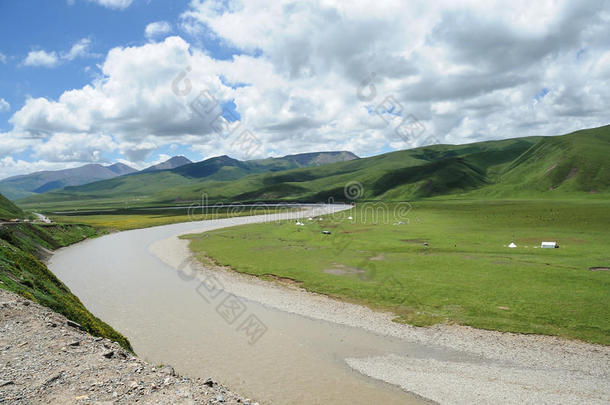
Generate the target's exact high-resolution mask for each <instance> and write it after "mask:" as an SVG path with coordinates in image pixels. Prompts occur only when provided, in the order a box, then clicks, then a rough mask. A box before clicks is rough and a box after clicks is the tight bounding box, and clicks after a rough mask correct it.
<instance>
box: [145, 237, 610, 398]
mask: <svg viewBox="0 0 610 405" xmlns="http://www.w3.org/2000/svg"><path fill="white" fill-rule="evenodd" d="M188 243H189V242H188V241H187V240H181V239H179V238H178V237H170V238H167V239H164V240H162V241H158V242H156V243H154V244H152V245H151V246H150V251H151V252H152V253H153V254H155V255H156V256H157V257H159V258H160V259H161V260H162V261H164V262H165V263H167V264H168V265H169V266H171V267H173V268H174V269H177V268H180V269H181V271H182V272H191V273H192V274H197V276H198V277H200V278H202V279H204V278H205V277H207V276H209V275H210V274H212V275H214V276H215V277H217V278H218V279H219V280H220V281H221V282H222V285H223V286H224V289H225V290H226V291H227V292H229V293H232V294H235V295H237V296H240V297H243V298H245V299H247V300H252V301H256V302H259V303H261V304H263V305H265V306H269V307H272V308H276V309H278V310H281V311H285V312H288V313H294V314H298V315H302V316H305V317H309V318H314V319H319V320H323V321H328V322H332V323H336V324H341V325H349V326H352V327H356V328H361V329H364V330H367V331H370V332H374V333H376V334H379V335H385V336H392V337H395V338H399V339H401V340H402V341H404V343H405V344H411V343H417V344H424V345H427V346H430V347H439V348H443V349H449V350H453V351H457V352H459V353H461V354H463V356H461V358H460V356H458V357H457V358H454V359H446V358H445V359H435V358H431V357H428V358H426V357H422V358H418V357H417V356H413V357H405V356H396V355H387V356H376V357H375V356H373V357H352V358H346V359H344V360H345V362H346V363H347V364H348V365H349V366H350V367H352V368H353V369H355V370H357V371H359V372H360V373H362V374H364V375H367V376H370V377H372V378H376V379H379V380H382V381H385V382H388V383H391V384H395V385H398V386H400V387H401V388H403V389H404V390H407V391H409V392H412V393H415V394H418V395H421V396H423V397H425V398H428V399H431V400H434V401H438V402H441V403H460V404H461V403H474V402H476V403H515V404H516V403H522V402H524V401H525V402H536V403H582V402H587V403H600V404H602V403H608V402H609V401H610V383H609V381H610V348H609V347H607V346H601V345H595V344H589V343H583V342H579V341H570V340H565V339H560V338H555V337H549V336H541V335H523V334H515V333H502V332H495V331H486V330H479V329H474V328H470V327H463V326H458V325H435V326H433V327H429V328H418V327H413V326H409V325H403V324H397V323H395V322H392V319H393V318H394V317H395V316H394V315H393V314H391V313H387V312H377V311H373V310H371V309H370V308H367V307H364V306H361V305H355V304H351V303H346V302H342V301H337V300H334V299H331V298H328V297H326V296H323V295H319V294H313V293H309V292H307V291H305V290H303V289H301V288H300V287H299V286H298V285H296V284H294V283H290V282H289V281H288V282H286V281H284V282H280V283H270V282H268V281H264V280H261V279H259V278H256V277H252V276H247V275H243V274H239V273H236V272H233V271H231V270H230V269H226V268H219V267H217V266H214V265H212V264H211V263H206V264H205V265H202V264H201V263H199V262H195V261H190V262H188V261H187V262H185V258H189V257H191V253H190V250H189V248H188Z"/></svg>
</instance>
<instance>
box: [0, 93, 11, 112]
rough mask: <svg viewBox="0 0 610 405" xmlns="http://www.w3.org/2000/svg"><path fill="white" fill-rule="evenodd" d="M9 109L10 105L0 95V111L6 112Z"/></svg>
mask: <svg viewBox="0 0 610 405" xmlns="http://www.w3.org/2000/svg"><path fill="white" fill-rule="evenodd" d="M10 110H11V105H10V104H9V102H8V101H6V100H5V99H3V98H2V97H0V112H7V111H10Z"/></svg>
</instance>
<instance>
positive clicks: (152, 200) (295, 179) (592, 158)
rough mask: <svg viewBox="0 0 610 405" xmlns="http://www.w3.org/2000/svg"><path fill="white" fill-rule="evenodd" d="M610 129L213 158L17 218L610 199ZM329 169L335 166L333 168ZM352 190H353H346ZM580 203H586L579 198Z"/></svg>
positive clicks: (77, 193)
mask: <svg viewBox="0 0 610 405" xmlns="http://www.w3.org/2000/svg"><path fill="white" fill-rule="evenodd" d="M609 155H610V126H605V127H600V128H593V129H588V130H582V131H577V132H574V133H571V134H567V135H562V136H554V137H524V138H515V139H506V140H500V141H486V142H477V143H472V144H465V145H433V146H426V147H421V148H416V149H410V150H403V151H398V152H391V153H386V154H383V155H378V156H373V157H370V158H362V159H358V158H357V157H356V156H355V155H353V154H350V153H349V152H330V153H318V154H301V155H292V156H285V157H283V158H271V159H262V160H252V161H245V162H242V161H239V160H235V159H232V158H230V157H228V156H219V157H215V158H212V159H207V160H204V161H203V162H198V163H192V164H188V165H185V166H181V167H178V168H176V169H170V170H163V171H157V172H144V173H136V174H131V175H128V176H121V177H116V178H113V179H109V180H103V181H98V182H95V183H90V184H86V185H81V186H77V187H66V188H64V189H63V190H56V191H53V192H50V193H46V194H42V195H36V196H32V197H29V198H26V199H24V200H20V201H18V204H19V206H20V207H22V208H30V209H34V208H35V209H53V208H64V207H67V206H72V207H76V206H78V207H91V208H102V207H112V206H116V207H118V206H125V204H129V203H130V202H131V201H138V204H139V205H159V204H176V203H179V204H184V203H188V202H191V201H200V199H201V197H202V195H206V197H207V198H208V201H209V202H210V203H213V202H256V201H258V202H260V201H310V202H322V201H328V199H329V198H331V197H332V198H333V199H334V200H335V201H349V198H347V197H348V196H346V193H345V188H346V185H349V184H355V185H356V186H357V187H358V189H359V190H357V193H356V196H357V197H358V198H359V200H360V201H361V200H363V199H366V200H395V201H396V200H400V201H405V200H408V201H412V200H418V199H424V198H430V197H441V196H452V198H456V197H460V198H461V197H464V198H572V197H577V198H585V196H590V195H595V194H600V195H608V193H610V165H609V164H608V156H609ZM333 161H334V162H333ZM354 182H356V183H354ZM586 198H588V197H586Z"/></svg>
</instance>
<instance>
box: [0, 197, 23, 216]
mask: <svg viewBox="0 0 610 405" xmlns="http://www.w3.org/2000/svg"><path fill="white" fill-rule="evenodd" d="M24 216H25V214H24V213H23V211H21V209H20V208H18V207H17V206H16V205H15V204H13V203H12V202H10V201H9V200H8V199H7V198H6V197H5V196H3V195H2V194H0V221H8V220H10V219H13V218H23V217H24Z"/></svg>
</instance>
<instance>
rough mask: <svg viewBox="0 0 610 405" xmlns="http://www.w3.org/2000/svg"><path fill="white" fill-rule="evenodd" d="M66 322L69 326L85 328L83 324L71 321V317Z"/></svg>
mask: <svg viewBox="0 0 610 405" xmlns="http://www.w3.org/2000/svg"><path fill="white" fill-rule="evenodd" d="M66 324H67V325H68V326H71V327H73V328H77V329H83V327H82V326H81V324H79V323H76V322H74V321H71V320H69V319H68V320H67V321H66Z"/></svg>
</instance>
